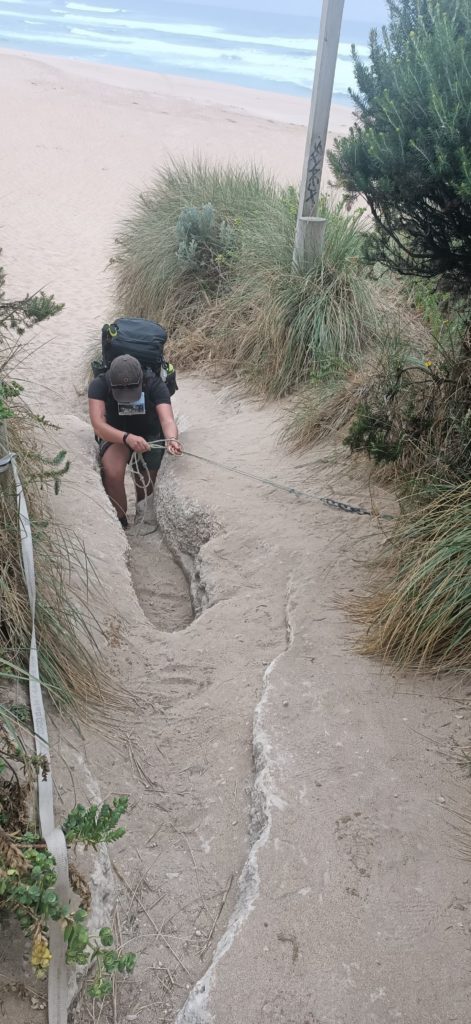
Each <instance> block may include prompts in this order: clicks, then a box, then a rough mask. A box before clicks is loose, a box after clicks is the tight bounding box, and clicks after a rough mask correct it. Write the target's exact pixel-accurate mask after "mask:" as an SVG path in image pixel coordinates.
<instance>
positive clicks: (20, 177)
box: [0, 52, 470, 1024]
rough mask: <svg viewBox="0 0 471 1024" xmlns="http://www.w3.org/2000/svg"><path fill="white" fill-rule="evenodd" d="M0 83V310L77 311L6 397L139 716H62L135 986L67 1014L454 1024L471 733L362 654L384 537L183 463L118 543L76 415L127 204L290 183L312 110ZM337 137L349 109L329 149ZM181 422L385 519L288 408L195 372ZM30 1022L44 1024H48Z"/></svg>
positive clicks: (252, 461) (203, 449)
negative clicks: (246, 184) (370, 574)
mask: <svg viewBox="0 0 471 1024" xmlns="http://www.w3.org/2000/svg"><path fill="white" fill-rule="evenodd" d="M0 85H1V90H2V119H3V123H2V140H3V142H2V151H1V179H0V180H1V199H2V203H1V207H2V212H1V216H0V224H1V228H0V242H1V245H2V248H3V256H2V262H3V263H4V265H5V267H6V269H7V274H8V291H9V294H10V295H12V296H22V295H23V294H24V293H25V292H26V291H30V292H31V291H33V290H36V289H38V288H45V289H47V290H50V291H54V293H55V295H56V298H57V299H58V300H60V301H63V302H65V309H64V311H63V313H61V314H60V316H58V317H57V318H55V319H54V320H53V321H51V323H50V324H45V325H42V327H41V328H40V329H38V330H37V331H35V332H34V334H35V343H34V344H33V346H32V348H31V352H30V356H29V359H28V361H27V362H26V363H25V364H24V365H23V366H22V368H21V371H20V372H19V373H18V374H17V376H19V377H20V379H21V380H22V381H23V382H24V383H25V387H26V392H27V396H28V398H29V399H30V400H31V402H32V404H33V405H34V408H35V409H36V410H37V411H40V412H42V413H44V414H45V415H46V416H47V417H48V419H52V420H55V421H56V422H57V423H58V424H59V426H60V433H59V435H58V436H57V438H54V443H57V446H61V447H62V446H63V447H65V448H66V449H67V451H68V453H69V455H70V457H71V460H72V467H71V471H70V474H69V475H68V477H67V478H66V479H65V480H64V482H63V486H62V490H61V494H60V495H59V497H58V498H57V499H53V504H52V507H53V510H54V514H55V515H56V517H57V518H58V520H59V522H60V523H61V525H62V526H63V527H64V528H65V529H66V530H70V531H71V532H73V533H74V534H77V535H78V536H79V538H80V539H81V540H82V541H83V542H84V544H85V545H86V548H87V551H88V553H89V555H90V557H91V559H92V560H93V564H94V567H95V571H96V574H97V583H96V584H95V586H94V590H93V592H92V595H91V601H92V606H93V611H94V613H95V614H96V616H97V618H98V620H99V622H100V625H101V626H102V628H103V636H102V637H101V640H100V644H101V647H102V650H103V654H104V657H105V659H106V664H107V668H108V673H109V677H110V679H111V680H113V683H114V686H115V688H116V693H117V694H119V695H120V697H121V698H122V699H123V700H124V702H125V709H124V711H123V709H122V708H121V709H118V710H117V712H116V715H115V720H114V723H113V726H112V728H111V727H110V726H109V723H108V724H107V722H106V720H105V721H102V720H101V719H100V717H99V716H98V721H96V720H95V724H93V723H90V722H89V723H87V724H82V725H81V726H80V731H79V730H75V729H74V728H73V727H72V726H71V725H70V724H68V723H67V722H66V721H65V720H63V719H62V720H61V719H59V718H58V717H57V715H55V714H54V713H53V711H52V709H50V721H51V726H52V764H53V771H54V780H55V787H56V789H55V791H56V796H57V806H56V812H57V815H58V817H62V815H63V814H64V813H65V812H66V811H67V810H69V809H70V807H71V805H72V804H73V802H74V801H75V800H76V799H81V800H82V801H86V802H89V801H90V800H91V799H92V800H100V799H110V798H111V797H112V796H114V795H116V794H118V793H127V794H128V795H129V798H130V800H129V813H128V815H127V822H126V824H127V835H126V837H125V838H124V839H123V840H121V841H120V842H119V843H118V844H116V846H114V847H113V849H112V851H111V857H112V862H113V865H114V868H115V870H112V869H111V867H110V862H109V861H107V860H106V858H103V857H102V859H101V861H100V862H99V863H98V864H96V865H95V874H94V876H93V881H92V890H93V893H94V896H95V897H96V898H95V901H94V903H95V904H96V905H97V913H98V911H99V906H98V905H99V904H100V902H101V903H102V909H103V913H104V919H105V920H108V919H109V918H110V917H111V916H113V913H114V907H115V905H116V906H117V914H116V916H115V917H114V920H115V923H116V925H117V927H118V931H120V932H121V936H122V940H123V942H124V943H125V949H126V950H127V951H129V950H131V949H133V950H136V951H137V953H138V965H137V968H136V971H135V974H134V976H133V978H132V979H131V980H128V981H126V982H125V983H123V984H121V983H119V984H118V987H117V990H116V994H115V1003H114V1006H112V1007H111V1009H109V1010H106V1011H104V1013H103V1014H101V1015H100V1012H99V1011H98V1009H96V1013H95V1016H94V1015H93V1012H92V1011H91V1010H89V1009H87V1008H86V1007H83V1006H81V1005H79V1006H78V1008H77V1009H76V1013H75V1021H76V1022H77V1024H85V1022H86V1021H87V1022H88V1021H90V1020H92V1019H94V1020H98V1019H99V1020H101V1022H102V1024H105V1021H106V1022H111V1021H114V1022H115V1024H116V1022H119V1024H124V1022H128V1021H129V1022H131V1021H137V1022H138V1024H164V1022H168V1024H170V1022H175V1021H176V1020H177V1015H178V1011H179V1010H180V1008H181V1007H182V1006H183V1004H184V1002H185V1000H186V999H187V997H188V1003H187V1005H186V1009H185V1010H184V1012H183V1013H182V1015H180V1016H178V1021H179V1022H180V1024H209V1022H212V1024H262V1022H265V1021H267V1024H345V1022H348V1024H367V1022H368V1024H386V1022H389V1021H391V1022H392V1021H402V1022H404V1024H448V1022H450V1024H451V1021H456V1022H463V1024H464V1021H465V1020H466V1019H467V1018H468V1012H469V994H470V992H469V972H468V971H467V969H466V970H465V965H467V963H468V957H469V950H468V946H469V934H468V931H467V929H468V928H469V907H470V893H469V864H467V863H466V862H465V861H464V860H463V859H462V858H461V856H460V854H459V853H458V851H457V849H456V847H455V846H454V845H453V839H452V834H451V826H450V820H452V817H453V815H454V814H460V813H461V814H463V815H465V814H466V813H467V811H468V807H469V785H468V784H467V783H465V782H464V781H463V779H462V776H461V774H460V771H459V770H458V769H457V767H456V764H455V763H454V762H453V761H452V759H451V758H452V754H451V751H452V745H453V744H454V745H455V748H459V747H460V746H461V745H462V744H463V743H464V736H469V726H468V724H467V721H468V719H469V715H468V712H467V710H466V708H464V709H463V708H462V707H461V705H459V704H457V703H456V701H455V700H454V699H449V697H450V694H451V695H452V698H454V697H455V696H456V692H457V691H456V690H455V691H453V690H452V686H453V685H455V686H456V687H458V682H457V681H456V680H455V681H453V680H450V679H448V680H447V684H446V688H445V685H444V684H443V682H442V681H441V680H440V679H439V678H429V677H421V678H420V679H419V678H416V677H414V678H410V677H409V676H406V675H401V674H400V673H398V672H395V671H392V670H390V669H388V668H387V667H384V666H381V665H377V664H375V663H372V662H369V661H367V660H366V659H362V658H361V657H360V656H359V655H358V654H357V653H356V652H355V650H354V649H353V647H352V644H351V642H350V637H351V634H352V632H353V627H352V624H351V622H349V621H348V619H347V617H346V615H345V613H344V612H343V611H342V610H341V606H340V604H339V601H338V598H339V596H340V597H342V598H349V599H350V600H351V597H352V592H353V593H355V591H356V590H357V589H361V588H362V587H363V586H364V577H363V576H362V575H361V569H360V567H359V566H360V563H361V562H362V560H364V559H365V558H366V557H367V556H369V555H371V554H372V553H373V552H374V551H375V550H376V547H377V545H378V544H379V543H380V541H381V539H382V535H381V532H380V530H379V529H378V528H377V526H376V525H375V523H374V522H373V521H371V520H370V519H368V518H367V517H360V516H352V515H350V516H342V515H341V514H340V513H336V512H333V511H330V510H328V509H326V508H325V507H324V506H322V505H320V504H318V503H317V502H316V501H315V500H313V501H311V502H306V501H301V500H299V501H297V500H296V499H294V498H293V497H292V496H291V495H287V494H286V493H283V492H281V491H277V492H275V491H273V490H269V489H267V488H266V487H265V486H263V485H260V484H255V483H254V482H253V481H251V480H246V479H243V478H241V477H233V476H231V475H230V474H228V473H222V472H221V471H220V470H218V469H217V468H216V467H214V466H210V465H207V464H203V463H197V462H195V461H192V460H190V459H189V458H186V459H185V458H182V459H181V460H175V461H174V462H171V461H170V459H167V460H166V462H167V465H166V467H165V469H164V472H163V474H162V483H161V487H160V491H159V495H158V514H159V519H160V523H161V530H160V531H159V533H158V534H156V535H155V536H154V537H150V538H149V537H148V538H139V537H134V538H131V540H130V548H129V547H128V542H127V539H126V536H125V535H124V533H123V532H122V531H121V530H120V528H119V527H118V525H117V523H116V520H115V517H114V515H113V513H112V511H111V509H110V507H109V504H108V502H107V500H106V498H105V496H104V494H103V491H102V488H101V484H100V479H99V475H98V472H97V469H96V464H95V460H94V442H93V437H92V432H91V429H90V426H89V423H88V421H87V416H86V400H85V395H84V389H85V376H86V370H87V362H88V358H89V355H88V353H89V349H90V344H91V342H92V340H95V341H96V342H98V339H99V336H100V327H101V324H102V323H103V322H104V321H105V320H106V319H108V318H109V317H110V316H112V315H113V314H115V313H116V310H115V309H114V308H113V302H112V296H111V287H112V274H111V271H110V269H109V268H108V261H109V257H110V253H111V249H112V243H113V238H114V237H115V234H116V231H117V230H118V229H119V223H120V221H121V219H122V218H123V216H125V215H126V213H127V212H128V211H129V210H130V208H131V205H132V199H133V196H135V195H136V194H137V193H138V192H139V191H140V190H142V189H144V188H145V187H146V186H147V185H148V184H149V183H150V182H151V181H152V178H153V174H154V172H155V170H156V169H158V167H159V166H161V165H162V163H163V162H164V161H165V160H167V159H168V158H171V157H180V156H186V157H191V156H192V155H193V154H195V153H199V154H201V155H202V156H203V157H205V158H207V159H208V160H221V161H227V160H237V161H242V162H245V163H249V162H252V161H253V162H256V163H257V164H263V166H264V167H265V168H266V169H267V170H268V171H270V172H272V173H273V174H275V175H276V176H277V177H278V178H279V179H280V180H283V181H284V182H293V183H295V184H297V183H298V181H299V178H300V174H301V166H302V160H303V152H304V142H305V125H306V123H307V116H308V106H307V104H306V103H305V102H304V101H303V100H299V99H297V98H292V97H288V96H280V95H276V96H270V95H269V94H265V93H256V92H252V91H249V90H244V89H240V88H232V87H226V86H220V85H211V84H207V83H203V82H191V81H189V80H179V79H171V78H164V77H162V76H158V75H153V74H150V73H145V72H140V71H127V70H126V71H125V70H122V69H118V68H104V67H99V66H95V65H91V64H85V63H79V62H72V61H66V60H60V59H54V58H52V57H37V56H34V57H33V56H28V55H24V54H18V55H13V54H12V53H10V52H8V53H5V52H3V53H2V54H1V56H0ZM351 123H352V112H351V111H350V110H348V109H347V108H345V109H344V108H340V107H338V108H334V109H333V111H332V117H331V125H330V129H331V131H330V138H331V139H332V138H333V136H334V135H335V134H337V133H339V134H341V133H343V132H345V131H346V130H347V129H348V127H349V125H350V124H351ZM327 178H328V174H327V175H326V179H325V180H327ZM175 408H176V411H177V415H178V417H179V423H180V428H181V432H182V439H183V443H184V445H185V447H187V448H188V449H189V450H190V451H195V452H199V453H200V454H205V455H207V456H209V457H210V458H211V457H213V458H216V459H219V460H221V459H222V460H223V461H224V462H226V463H228V464H229V465H238V466H240V467H241V468H243V469H245V470H247V471H248V472H249V473H250V472H251V473H261V475H262V476H264V477H268V478H275V479H277V480H279V481H280V482H284V483H288V482H289V483H293V484H294V485H295V486H297V487H298V488H299V489H301V490H304V491H308V492H310V493H311V494H312V495H313V497H315V496H316V495H322V494H324V495H325V494H329V495H332V496H335V497H337V498H340V499H342V500H345V501H350V502H352V503H354V504H362V503H363V504H368V503H369V501H370V493H369V490H368V486H367V483H365V478H364V474H360V471H359V470H358V471H357V470H356V469H352V468H351V467H350V465H349V463H348V462H347V460H346V455H345V454H343V455H340V456H339V459H340V461H339V462H337V464H334V463H333V462H332V458H331V455H332V452H331V450H330V449H329V448H325V447H324V448H323V449H320V450H312V451H309V452H306V453H303V455H302V457H299V456H298V457H294V456H293V457H292V456H290V455H288V454H287V453H286V452H285V451H283V450H281V449H280V446H279V441H278V438H279V428H280V425H281V419H282V413H283V409H282V407H279V406H276V407H273V406H270V405H268V406H265V407H264V408H259V407H258V406H257V405H256V404H254V403H247V402H244V401H242V399H241V398H240V397H238V396H237V395H234V393H233V391H232V390H231V388H228V387H216V386H215V385H212V384H210V383H208V381H207V379H200V378H198V377H187V378H185V379H182V380H181V381H180V391H179V392H178V395H177V398H176V401H175ZM376 497H377V500H378V502H379V503H380V506H381V507H382V508H387V507H388V503H389V505H390V504H391V498H390V496H389V497H388V496H387V495H384V494H378V495H377V496H376ZM172 556H173V557H172ZM131 574H132V575H131ZM133 584H134V585H133ZM190 589H191V595H190ZM190 597H191V599H192V602H193V614H196V617H195V618H193V614H192V611H191V604H190ZM190 620H192V621H190ZM458 692H459V691H458ZM457 709H459V712H460V713H459V715H457ZM66 765H67V768H66ZM456 820H457V821H458V820H459V819H458V818H456ZM19 948H20V946H19V945H18V944H16V945H15V944H14V943H12V945H11V948H10V950H7V949H6V948H5V944H3V948H2V950H1V956H2V963H1V971H2V978H1V979H0V982H1V984H0V988H1V1000H0V1004H1V1008H2V1012H3V1013H4V1014H5V1019H7V1020H11V1021H15V1024H31V1020H32V1010H31V1007H30V1003H29V1001H28V999H21V998H20V995H19V994H18V993H16V994H15V993H13V992H12V991H11V989H8V987H7V988H5V979H7V983H8V982H9V981H10V982H11V981H15V980H18V979H19V980H20V981H24V980H26V981H27V984H28V985H29V986H30V987H32V988H35V987H36V983H35V982H34V981H32V980H31V978H30V977H29V976H28V975H27V974H24V973H23V970H22V967H21V958H18V959H16V960H15V956H14V954H15V952H17V951H18V949H19ZM206 971H208V972H209V973H208V974H207V975H206V978H205V981H204V983H203V984H201V985H199V986H198V985H197V987H196V988H193V986H194V985H195V983H197V982H198V979H200V978H201V977H202V976H203V975H204V973H205V972H206ZM33 1017H34V1021H35V1022H37V1024H44V1021H45V1019H46V1017H45V1011H43V1010H37V1009H36V1010H34V1013H33Z"/></svg>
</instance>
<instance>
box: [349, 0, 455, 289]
mask: <svg viewBox="0 0 471 1024" xmlns="http://www.w3.org/2000/svg"><path fill="white" fill-rule="evenodd" d="M388 7H389V14H390V23H389V26H388V27H387V28H385V29H383V30H382V33H381V34H378V33H377V32H376V31H373V32H372V33H371V35H370V63H369V65H365V64H363V62H362V61H361V59H360V58H359V57H358V55H357V53H356V52H355V49H354V48H353V59H354V69H355V78H356V82H357V86H358V89H357V91H356V92H355V93H352V96H353V99H354V100H355V103H356V107H357V122H356V124H355V126H354V127H353V128H352V129H351V130H350V133H349V135H348V136H347V137H346V138H344V139H340V140H337V142H336V143H335V147H334V151H333V152H332V153H331V154H330V162H331V166H332V168H333V170H334V173H335V176H336V178H337V181H338V183H339V184H340V185H341V186H342V187H343V188H344V190H345V192H346V193H347V194H348V195H349V197H351V198H353V197H355V196H358V195H362V196H363V197H364V198H365V199H366V201H367V203H368V206H369V208H370V210H371V213H372V215H373V218H374V222H375V226H376V230H375V231H374V232H373V233H372V234H371V237H370V238H369V239H368V244H367V255H368V258H369V259H370V260H371V261H372V262H374V261H379V262H381V263H382V264H384V265H386V266H387V267H389V268H391V269H393V270H395V271H397V272H398V273H399V274H402V275H411V276H420V277H426V278H430V277H436V276H440V277H442V278H443V279H444V281H446V283H447V285H448V286H451V287H452V288H455V289H457V290H465V291H466V290H468V289H469V286H470V284H471V3H470V0H453V2H451V0H388Z"/></svg>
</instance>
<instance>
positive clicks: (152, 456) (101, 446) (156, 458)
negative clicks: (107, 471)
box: [97, 436, 165, 469]
mask: <svg viewBox="0 0 471 1024" xmlns="http://www.w3.org/2000/svg"><path fill="white" fill-rule="evenodd" d="M162 440H163V438H162V436H160V437H146V441H162ZM97 444H98V457H99V459H100V461H101V459H102V458H103V456H104V454H105V452H106V451H107V450H108V448H110V447H111V445H112V444H113V442H112V441H101V440H100V438H97ZM164 452H165V448H164V447H162V448H151V450H150V452H141V453H140V457H141V459H144V462H145V464H146V466H147V468H148V469H160V463H161V462H162V459H163V457H164ZM131 455H132V451H131V450H130V451H129V459H130V458H131ZM129 459H128V462H129Z"/></svg>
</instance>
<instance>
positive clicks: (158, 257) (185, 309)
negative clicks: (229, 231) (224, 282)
mask: <svg viewBox="0 0 471 1024" xmlns="http://www.w3.org/2000/svg"><path fill="white" fill-rule="evenodd" d="M278 192H279V189H278V186H277V185H276V184H275V183H274V181H272V180H271V179H270V178H269V177H267V176H266V175H264V174H262V173H261V172H259V171H258V170H256V169H255V168H252V169H248V170H246V169H243V168H237V167H235V168H233V167H231V168H225V167H220V166H210V165H209V164H207V163H205V162H204V161H202V160H198V159H196V160H194V161H185V160H179V161H171V162H170V163H168V164H167V166H166V167H165V168H163V170H162V171H161V172H160V173H159V175H158V177H157V179H156V181H155V182H154V184H153V185H152V186H151V188H149V189H148V190H147V191H146V192H141V193H140V194H139V196H138V197H137V198H136V200H135V202H134V206H133V209H132V211H131V214H130V216H129V217H127V218H126V219H125V220H124V221H123V223H122V224H121V226H120V228H119V234H118V237H117V239H116V242H115V248H114V253H113V256H112V263H113V265H114V271H115V274H114V276H115V294H116V300H117V305H118V307H119V310H120V313H122V314H123V315H125V316H126V315H129V316H143V317H149V318H152V319H156V320H158V321H160V322H162V323H164V324H165V326H166V327H167V328H168V330H169V331H171V332H173V331H176V330H181V329H182V328H183V327H185V326H187V325H188V324H193V323H195V321H196V320H197V318H198V316H199V314H200V312H201V311H202V310H204V309H206V308H207V306H208V304H209V303H210V302H211V301H212V300H214V298H215V297H216V295H217V289H216V290H215V289H214V282H213V281H211V282H208V279H207V276H206V275H205V274H204V273H201V272H198V269H197V268H196V269H195V268H190V267H189V266H188V264H187V263H185V262H184V261H182V260H181V259H179V256H178V250H179V244H180V242H179V236H178V230H177V229H178V224H179V219H180V217H181V215H182V214H183V213H184V211H186V210H189V209H202V208H203V207H204V206H207V205H208V204H211V205H212V206H213V208H214V210H215V211H217V215H218V216H219V218H220V219H221V220H224V221H226V222H227V223H229V224H230V225H232V226H233V227H234V228H235V229H236V230H237V231H238V232H239V233H243V232H244V229H246V228H247V227H248V226H249V225H250V223H251V222H252V221H253V222H255V221H256V220H259V219H263V218H264V217H268V216H269V210H270V206H271V203H273V202H275V200H276V197H277V195H278Z"/></svg>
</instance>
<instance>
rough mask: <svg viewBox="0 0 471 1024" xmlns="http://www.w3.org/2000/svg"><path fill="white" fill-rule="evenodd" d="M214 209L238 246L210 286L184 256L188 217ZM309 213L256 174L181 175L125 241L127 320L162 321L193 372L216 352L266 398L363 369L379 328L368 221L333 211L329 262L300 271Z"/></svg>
mask: <svg viewBox="0 0 471 1024" xmlns="http://www.w3.org/2000/svg"><path fill="white" fill-rule="evenodd" d="M208 203H209V204H211V205H212V207H214V210H215V212H216V214H217V216H218V218H219V219H220V220H224V221H225V222H226V223H227V224H228V225H229V226H230V228H231V231H232V232H233V234H234V236H235V246H234V249H233V251H231V256H230V260H227V261H226V262H224V261H222V263H221V262H220V263H219V264H218V266H219V268H220V273H219V274H218V275H217V276H215V275H214V274H213V275H212V276H208V273H207V263H203V262H202V263H201V265H200V267H199V269H198V265H195V266H194V267H190V266H189V265H188V263H185V262H183V261H182V260H181V258H179V255H178V235H177V224H178V220H179V217H180V216H181V214H182V212H183V211H184V210H187V209H189V208H191V209H193V210H201V209H202V208H203V207H204V206H205V204H208ZM297 203H298V200H297V193H296V191H295V190H294V189H292V188H282V187H280V186H279V185H277V184H275V183H274V182H273V181H272V180H271V179H270V178H267V177H266V176H265V175H264V174H263V173H262V172H260V171H258V170H257V169H255V168H252V169H251V170H249V171H246V170H242V169H240V168H237V167H228V168H221V167H209V166H208V165H207V164H204V163H202V162H198V161H196V162H192V163H186V162H178V163H172V164H170V165H169V166H168V167H167V168H166V169H165V170H164V171H163V172H162V173H161V174H160V176H159V178H158V179H157V181H156V183H155V185H154V186H153V188H152V189H151V190H150V191H149V192H148V193H146V194H145V195H141V196H140V197H139V199H138V201H137V203H136V204H135V207H134V211H133V212H132V214H131V216H130V217H129V218H128V219H127V220H126V221H125V223H124V225H123V227H122V229H121V231H120V233H119V237H118V239H117V243H116V248H115V255H114V263H115V275H116V298H117V302H118V306H119V308H120V311H122V312H123V313H125V314H129V315H134V316H144V317H152V318H156V319H160V320H161V321H163V322H165V324H166V326H168V327H169V328H170V330H172V331H174V332H175V334H174V338H173V339H172V344H171V350H172V355H175V357H176V355H177V353H178V357H179V359H180V358H181V360H182V361H183V362H184V363H186V364H187V365H188V364H191V363H192V362H193V363H194V362H195V354H196V353H198V355H201V356H202V357H205V356H207V355H208V354H209V353H210V354H211V359H212V361H213V363H214V364H215V365H216V364H219V365H220V366H222V367H224V369H225V370H229V371H231V372H234V373H236V374H238V375H241V376H242V377H243V378H244V381H246V382H247V383H248V385H249V386H250V387H251V389H252V390H253V391H254V392H256V393H258V394H261V395H269V396H280V395H283V394H286V393H288V392H289V391H291V390H293V389H294V388H296V387H299V386H300V385H301V384H302V383H305V382H306V381H307V380H308V379H309V377H310V375H311V374H313V373H315V374H317V375H322V376H323V377H326V378H328V377H330V376H334V375H336V374H337V375H338V373H339V372H340V371H341V370H342V369H343V368H345V367H346V366H348V367H349V368H351V367H352V365H355V362H356V360H357V359H358V357H359V356H360V353H361V352H363V351H364V350H365V348H366V347H367V346H368V345H369V344H370V343H371V341H372V339H373V337H374V336H375V332H376V326H377V325H376V319H377V318H376V310H375V304H374V299H373V296H372V292H371V288H370V286H369V281H368V278H367V272H366V270H365V269H364V266H363V263H362V258H361V252H362V242H363V232H364V227H363V222H362V217H361V214H360V213H358V212H357V213H352V214H348V213H346V212H345V211H344V209H343V208H342V206H341V205H334V206H331V207H328V206H327V205H324V209H323V211H322V212H323V214H325V216H326V218H327V226H326V233H325V246H324V252H323V255H322V258H321V259H319V260H317V261H316V262H315V264H314V265H312V266H309V267H306V268H303V269H299V268H297V269H295V268H293V264H292V257H293V246H294V234H295V226H296V214H297ZM208 244H209V242H208Z"/></svg>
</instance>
